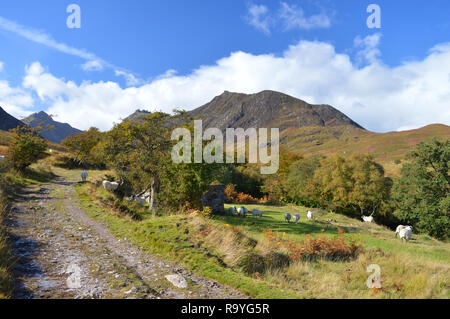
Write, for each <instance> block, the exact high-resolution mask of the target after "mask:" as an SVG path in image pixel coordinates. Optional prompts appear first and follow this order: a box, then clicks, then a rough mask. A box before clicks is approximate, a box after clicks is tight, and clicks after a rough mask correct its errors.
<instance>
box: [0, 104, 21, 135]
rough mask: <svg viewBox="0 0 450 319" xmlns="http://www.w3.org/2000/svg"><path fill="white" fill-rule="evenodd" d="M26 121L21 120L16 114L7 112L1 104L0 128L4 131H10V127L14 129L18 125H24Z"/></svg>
mask: <svg viewBox="0 0 450 319" xmlns="http://www.w3.org/2000/svg"><path fill="white" fill-rule="evenodd" d="M24 125H25V123H23V122H22V121H20V120H19V119H16V118H15V117H14V116H12V115H11V114H9V113H8V112H6V111H5V110H4V109H3V108H2V107H1V106H0V130H2V131H8V130H10V129H14V128H16V127H18V126H24Z"/></svg>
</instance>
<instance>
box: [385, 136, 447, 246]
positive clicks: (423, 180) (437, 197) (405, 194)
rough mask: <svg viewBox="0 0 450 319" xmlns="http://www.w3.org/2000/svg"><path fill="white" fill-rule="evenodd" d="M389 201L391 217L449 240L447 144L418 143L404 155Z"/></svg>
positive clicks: (434, 142)
mask: <svg viewBox="0 0 450 319" xmlns="http://www.w3.org/2000/svg"><path fill="white" fill-rule="evenodd" d="M408 159H409V160H410V162H409V163H405V164H403V166H402V169H401V176H400V178H399V179H398V180H397V181H396V183H395V185H394V191H393V199H394V202H395V204H396V206H397V209H396V211H395V214H396V215H397V217H398V218H399V219H400V220H402V221H404V223H406V224H410V225H412V226H414V228H415V230H417V231H419V232H424V233H427V234H429V235H431V236H434V237H436V238H439V239H448V238H449V237H450V215H449V210H450V209H449V208H450V186H449V185H450V176H449V166H450V141H449V140H446V141H440V140H438V139H434V140H433V141H432V142H429V143H423V142H422V143H420V144H419V145H418V146H417V148H416V149H415V150H413V151H412V152H410V153H409V154H408Z"/></svg>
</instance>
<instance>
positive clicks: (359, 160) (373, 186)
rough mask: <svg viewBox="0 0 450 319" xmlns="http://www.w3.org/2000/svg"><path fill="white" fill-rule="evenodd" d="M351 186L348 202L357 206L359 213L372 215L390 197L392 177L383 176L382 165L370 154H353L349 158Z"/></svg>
mask: <svg viewBox="0 0 450 319" xmlns="http://www.w3.org/2000/svg"><path fill="white" fill-rule="evenodd" d="M350 165H351V166H352V175H351V178H352V183H353V188H352V191H351V192H350V194H349V203H350V204H351V205H354V206H355V207H358V208H359V209H360V212H361V214H363V215H364V214H370V215H373V214H374V213H375V212H376V210H377V209H378V208H379V207H380V205H382V203H387V202H388V201H389V199H390V194H391V188H392V179H391V178H389V177H385V176H384V175H385V172H384V168H383V166H381V165H380V164H378V163H377V162H375V161H374V160H373V158H372V157H371V156H370V155H354V156H352V157H351V158H350Z"/></svg>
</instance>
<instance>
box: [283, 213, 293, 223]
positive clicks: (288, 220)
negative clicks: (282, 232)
mask: <svg viewBox="0 0 450 319" xmlns="http://www.w3.org/2000/svg"><path fill="white" fill-rule="evenodd" d="M291 218H292V216H291V214H289V213H286V214H284V220H285V221H287V222H288V223H289V222H290V221H291Z"/></svg>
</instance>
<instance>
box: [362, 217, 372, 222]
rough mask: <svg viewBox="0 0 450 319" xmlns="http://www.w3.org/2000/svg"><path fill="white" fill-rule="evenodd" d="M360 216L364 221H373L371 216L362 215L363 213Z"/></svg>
mask: <svg viewBox="0 0 450 319" xmlns="http://www.w3.org/2000/svg"><path fill="white" fill-rule="evenodd" d="M361 218H362V220H363V221H364V222H365V223H372V222H373V217H372V216H364V215H362V216H361Z"/></svg>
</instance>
